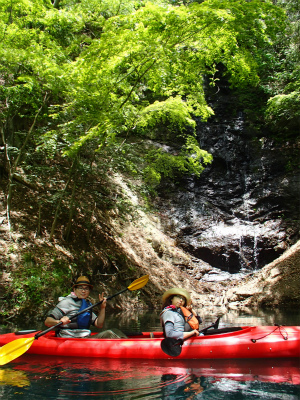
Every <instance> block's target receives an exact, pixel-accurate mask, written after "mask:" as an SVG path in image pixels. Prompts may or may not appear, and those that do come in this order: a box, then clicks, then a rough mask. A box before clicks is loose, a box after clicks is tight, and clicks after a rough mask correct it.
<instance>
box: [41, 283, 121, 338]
mask: <svg viewBox="0 0 300 400" xmlns="http://www.w3.org/2000/svg"><path fill="white" fill-rule="evenodd" d="M126 290H128V288H126V289H123V290H121V291H120V292H118V293H115V294H113V295H111V296H109V297H107V298H106V300H110V299H112V298H113V297H116V296H118V295H119V294H121V293H123V292H126ZM102 303H103V300H100V301H98V303H95V304H92V305H90V306H89V307H87V308H85V309H84V310H81V311H79V312H78V313H76V314H74V315H73V316H72V317H70V320H72V319H74V318H76V317H78V315H80V314H83V313H85V312H87V311H89V310H91V309H92V308H94V307H96V306H99V305H100V304H102ZM62 324H63V323H62V321H60V322H59V323H58V324H56V325H53V326H50V328H48V329H46V330H45V331H43V332H40V333H37V334H36V335H35V336H34V338H35V339H38V338H39V337H41V336H43V335H46V333H48V332H50V331H52V330H53V329H55V328H58V327H59V326H61V325H62Z"/></svg>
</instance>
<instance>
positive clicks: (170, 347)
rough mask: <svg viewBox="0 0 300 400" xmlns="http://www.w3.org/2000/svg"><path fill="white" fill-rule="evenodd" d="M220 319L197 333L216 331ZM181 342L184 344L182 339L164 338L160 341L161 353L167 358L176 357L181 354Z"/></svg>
mask: <svg viewBox="0 0 300 400" xmlns="http://www.w3.org/2000/svg"><path fill="white" fill-rule="evenodd" d="M220 318H221V317H218V318H217V320H216V321H215V322H214V323H213V324H212V325H209V326H207V327H206V328H203V329H201V331H199V333H206V332H207V331H208V329H210V328H214V329H217V328H218V326H219V322H220ZM191 337H193V336H191ZM189 339H190V338H189ZM185 340H187V339H185ZM183 342H184V340H183V339H173V338H165V339H163V340H162V341H161V344H160V347H161V349H162V351H163V352H164V353H166V354H167V355H168V356H171V357H178V356H179V355H180V354H181V350H182V345H183Z"/></svg>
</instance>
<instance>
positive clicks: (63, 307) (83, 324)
mask: <svg viewBox="0 0 300 400" xmlns="http://www.w3.org/2000/svg"><path fill="white" fill-rule="evenodd" d="M78 301H81V307H80V309H79V310H78V308H77V307H76V303H77V302H78ZM90 305H91V303H90V302H89V301H86V300H85V299H78V298H77V297H73V296H67V297H62V298H60V299H59V303H58V305H57V306H56V307H57V308H58V309H59V311H60V312H61V313H62V315H67V316H68V317H71V316H72V315H74V314H76V313H77V312H79V311H81V310H84V309H85V308H87V307H89V306H90ZM49 316H50V317H53V318H56V316H55V315H52V314H49ZM91 323H92V312H91V310H89V311H88V312H85V313H82V314H80V315H78V316H77V317H75V318H72V320H71V322H70V323H69V324H67V325H63V326H60V327H58V329H57V330H61V329H88V328H89V326H90V325H91Z"/></svg>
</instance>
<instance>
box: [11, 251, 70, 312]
mask: <svg viewBox="0 0 300 400" xmlns="http://www.w3.org/2000/svg"><path fill="white" fill-rule="evenodd" d="M12 279H13V282H14V284H13V287H12V288H11V296H12V298H11V306H12V307H13V308H14V310H15V311H16V312H19V311H20V310H21V309H26V308H32V307H37V306H39V305H41V304H42V303H43V301H44V299H45V298H46V297H47V293H48V291H53V292H54V293H56V292H57V290H59V289H61V288H63V287H64V286H65V284H66V282H68V281H69V280H70V279H71V271H70V269H69V268H68V266H67V265H66V264H65V263H64V262H62V261H61V260H57V259H55V260H54V261H53V262H52V264H50V266H49V267H46V266H45V265H38V264H36V262H35V259H34V256H33V255H32V254H31V253H25V254H24V255H23V266H22V267H20V268H18V269H16V270H14V271H13V272H12Z"/></svg>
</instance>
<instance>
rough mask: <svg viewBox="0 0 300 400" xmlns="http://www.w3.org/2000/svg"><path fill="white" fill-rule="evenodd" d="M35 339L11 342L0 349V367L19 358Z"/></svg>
mask: <svg viewBox="0 0 300 400" xmlns="http://www.w3.org/2000/svg"><path fill="white" fill-rule="evenodd" d="M34 339H35V337H30V338H21V339H17V340H13V341H12V342H10V343H7V344H5V345H4V346H2V347H1V348H0V365H4V364H7V363H9V362H10V361H12V360H14V359H15V358H18V357H20V356H21V355H22V354H24V353H25V352H26V351H27V350H28V349H29V348H30V346H31V345H32V343H33V341H34Z"/></svg>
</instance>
